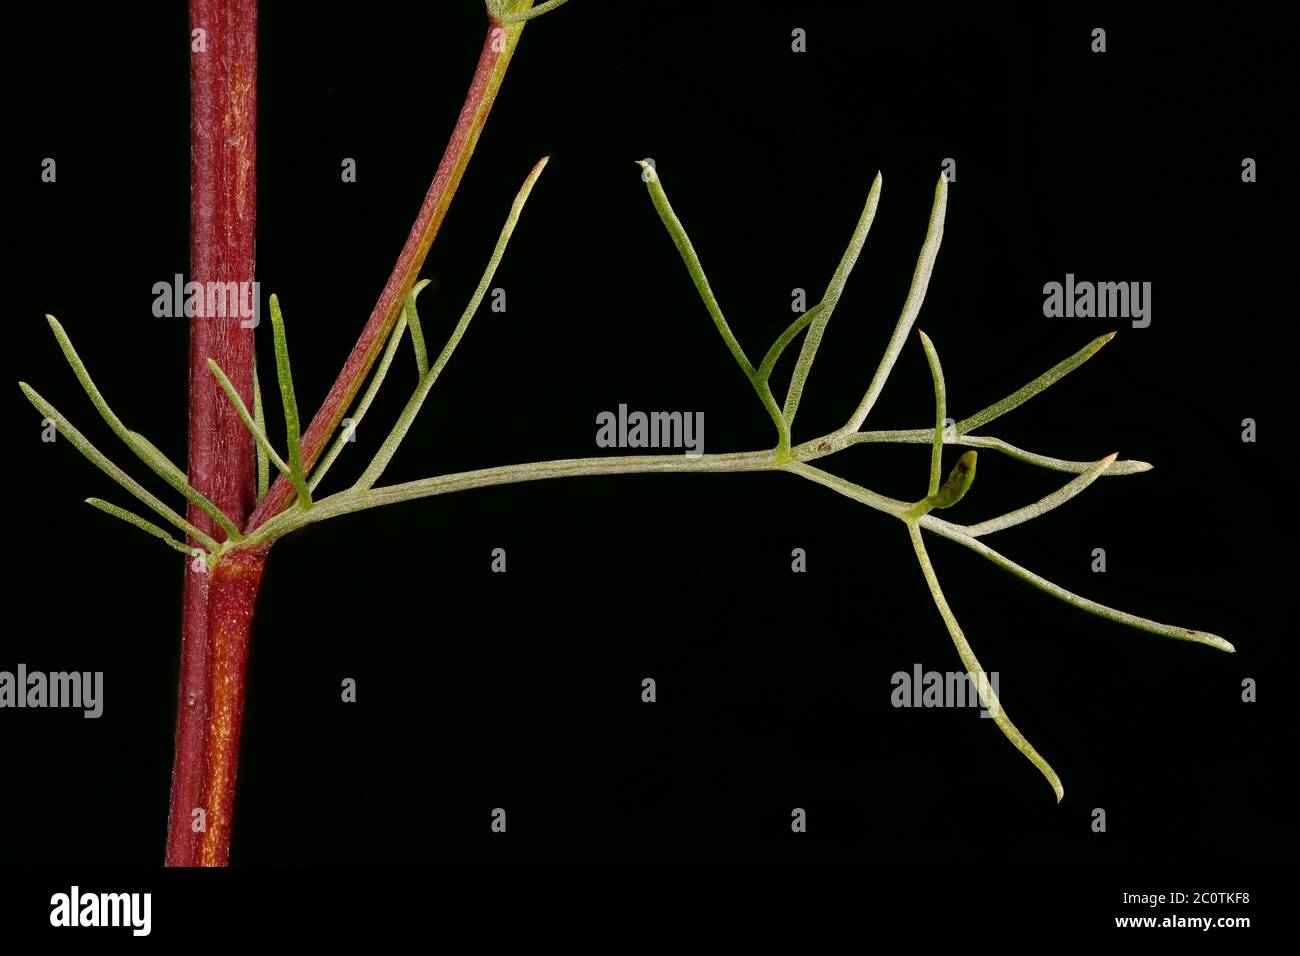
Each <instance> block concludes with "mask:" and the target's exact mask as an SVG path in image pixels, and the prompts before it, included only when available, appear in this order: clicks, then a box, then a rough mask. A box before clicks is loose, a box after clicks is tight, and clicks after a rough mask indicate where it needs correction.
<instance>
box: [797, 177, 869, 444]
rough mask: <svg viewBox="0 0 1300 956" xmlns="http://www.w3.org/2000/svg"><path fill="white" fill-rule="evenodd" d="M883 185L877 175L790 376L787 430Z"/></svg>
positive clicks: (809, 327) (859, 249)
mask: <svg viewBox="0 0 1300 956" xmlns="http://www.w3.org/2000/svg"><path fill="white" fill-rule="evenodd" d="M882 182H883V179H882V178H881V175H880V173H876V178H875V180H874V181H873V182H872V183H871V191H870V192H869V193H867V203H866V206H865V207H863V210H862V215H861V216H860V217H859V218H858V224H857V226H856V227H854V229H853V235H852V236H851V237H850V238H849V246H848V248H847V249H845V250H844V255H843V256H842V257H841V258H840V264H839V266H838V267H837V268H836V270H835V274H834V275H833V276H831V281H830V284H829V285H828V286H827V287H826V294H825V295H823V296H822V301H821V303H820V305H821V308H820V309H818V310H817V314H816V316H815V317H814V318H813V320H812V324H811V325H809V326H808V334H807V335H806V336H804V340H803V347H802V348H801V349H800V350H799V358H798V359H797V360H796V362H795V366H794V372H793V373H792V374H791V375H790V387H789V388H788V389H787V390H786V393H785V407H784V408H783V409H782V414H783V416H784V417H785V423H786V426H787V427H789V428H790V429H793V428H794V416H795V414H796V413H797V412H798V411H799V402H800V400H801V399H802V398H803V387H804V383H805V382H806V381H807V380H808V373H809V372H811V371H812V365H813V360H814V359H816V358H817V350H818V348H820V347H821V342H822V334H823V333H824V332H825V331H826V323H827V322H829V321H830V320H831V314H832V313H833V312H834V311H835V306H837V305H839V301H840V295H841V294H842V293H843V292H844V284H845V283H846V282H848V280H849V273H851V272H852V271H853V266H854V265H855V264H856V263H857V261H858V255H859V254H860V253H861V252H862V246H863V244H864V243H865V242H866V241H867V233H869V232H870V231H871V224H872V222H874V221H875V218H876V207H877V206H878V205H879V204H880V186H881V183H882Z"/></svg>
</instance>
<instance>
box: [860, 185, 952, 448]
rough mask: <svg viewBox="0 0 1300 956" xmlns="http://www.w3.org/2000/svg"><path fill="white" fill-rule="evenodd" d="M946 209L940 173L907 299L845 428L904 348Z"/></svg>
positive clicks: (872, 398) (871, 399) (872, 399)
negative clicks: (869, 381) (865, 389)
mask: <svg viewBox="0 0 1300 956" xmlns="http://www.w3.org/2000/svg"><path fill="white" fill-rule="evenodd" d="M947 211H948V180H947V178H946V177H945V176H943V175H942V174H941V175H940V176H939V183H938V185H936V186H935V187H934V207H933V208H932V209H931V210H930V225H929V227H928V228H927V229H926V232H925V242H924V243H922V245H921V252H920V255H918V256H917V259H916V271H915V272H913V274H912V286H911V288H910V289H908V291H907V299H906V300H905V301H904V302H903V312H902V314H901V315H900V316H899V317H898V324H897V325H896V326H894V334H893V335H892V336H891V337H890V339H889V344H888V345H887V346H886V347H885V354H884V355H883V356H882V357H881V359H880V365H878V366H877V367H876V374H875V375H873V376H872V377H871V384H870V385H868V386H867V393H866V394H865V395H863V396H862V401H861V402H859V403H858V407H857V409H856V410H855V411H854V412H853V414H852V416H850V418H849V421H848V423H847V424H846V425H845V426H844V429H843V430H844V431H848V432H855V431H857V430H858V429H859V428H861V427H862V423H863V422H864V421H866V418H867V415H868V413H870V411H871V409H872V406H874V405H875V404H876V399H877V398H879V397H880V392H881V390H882V389H883V388H884V387H885V380H886V379H888V378H889V373H890V372H891V371H892V370H893V368H894V363H895V362H897V361H898V353H899V352H901V351H902V350H903V343H904V342H906V341H907V334H908V333H909V332H910V331H911V330H912V323H913V322H915V321H916V317H917V315H919V314H920V312H921V303H922V302H924V301H925V292H926V289H928V288H929V287H930V275H931V273H933V272H934V260H935V259H936V258H937V257H938V255H939V246H940V245H941V244H942V243H943V220H944V217H945V216H946V215H947Z"/></svg>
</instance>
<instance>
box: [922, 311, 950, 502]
mask: <svg viewBox="0 0 1300 956" xmlns="http://www.w3.org/2000/svg"><path fill="white" fill-rule="evenodd" d="M917 334H919V335H920V336H921V347H922V348H924V349H925V360H926V361H927V362H929V363H930V379H931V381H933V382H934V441H933V442H932V445H931V449H930V486H929V487H930V490H929V491H928V492H927V494H929V495H933V494H935V493H936V492H937V491H938V490H939V471H940V469H941V468H942V467H943V422H944V418H945V417H946V416H947V414H948V395H947V391H946V389H945V387H944V383H943V366H941V365H940V364H939V353H938V352H936V351H935V349H934V343H933V342H931V341H930V336H928V335H926V334H925V333H924V332H922V331H921V330H920V329H917Z"/></svg>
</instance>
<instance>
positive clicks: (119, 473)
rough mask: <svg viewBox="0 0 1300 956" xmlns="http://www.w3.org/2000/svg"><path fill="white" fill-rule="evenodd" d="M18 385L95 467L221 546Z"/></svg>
mask: <svg viewBox="0 0 1300 956" xmlns="http://www.w3.org/2000/svg"><path fill="white" fill-rule="evenodd" d="M18 387H19V388H20V389H22V392H23V394H24V395H26V396H27V400H28V401H29V402H31V403H32V405H34V406H35V407H36V410H37V411H39V412H40V413H41V414H42V415H43V416H45V417H46V418H47V419H49V420H50V421H52V422H53V423H54V425H55V427H56V428H57V429H58V432H59V434H61V435H62V436H63V437H64V438H66V439H67V440H68V441H69V443H71V445H72V447H73V448H75V449H77V451H79V452H81V453H82V454H83V455H85V456H86V458H88V459H89V460H90V462H91V463H92V464H93V465H94V466H95V467H96V468H98V469H99V470H100V471H102V472H103V473H104V474H106V475H108V477H110V478H112V479H113V480H114V481H116V482H117V483H118V484H119V485H121V486H122V487H123V488H125V489H126V490H127V491H128V492H130V493H131V494H132V495H134V496H135V497H136V499H137V500H138V501H141V502H143V503H144V504H145V505H147V506H148V507H149V508H151V509H152V510H153V511H154V512H155V513H156V514H158V515H160V516H161V517H162V518H165V519H166V520H167V521H168V522H170V523H171V525H172V526H173V527H176V528H179V529H180V530H181V531H184V532H185V533H186V534H188V535H189V536H190V537H192V538H193V539H194V540H195V541H198V542H199V543H201V544H202V545H203V546H204V547H205V548H207V549H208V550H209V551H212V552H214V553H215V552H217V551H220V550H221V546H220V545H219V544H217V542H216V541H214V540H213V539H212V538H210V537H209V536H208V535H206V534H204V533H203V532H202V531H200V530H199V529H198V528H196V527H195V526H194V525H192V524H190V523H189V522H188V521H186V520H185V519H184V518H182V517H181V516H180V515H179V514H177V513H176V512H175V511H173V510H172V509H171V508H169V507H168V506H167V505H165V504H164V503H163V502H162V501H160V500H159V499H158V497H157V496H156V495H154V494H153V493H151V492H150V491H148V490H147V489H146V488H145V487H144V486H143V485H141V484H140V483H139V482H138V481H136V480H135V479H134V478H132V477H131V476H130V475H128V474H127V473H126V472H124V471H123V470H122V469H121V468H119V467H118V466H117V465H115V464H113V462H111V461H110V460H109V459H108V456H106V455H105V454H104V453H103V452H101V451H100V450H99V449H98V448H96V447H95V446H94V445H93V444H91V443H90V441H88V440H87V438H86V436H85V435H83V434H81V432H79V431H77V429H76V428H75V427H73V425H72V423H71V422H70V421H68V420H67V418H65V417H64V416H63V414H62V413H61V412H60V411H59V410H58V409H57V408H55V407H54V406H53V405H51V404H50V403H49V402H47V401H46V400H45V399H44V398H42V397H41V396H40V394H38V393H37V391H36V389H34V388H32V387H31V386H30V385H28V384H27V383H26V382H19V383H18Z"/></svg>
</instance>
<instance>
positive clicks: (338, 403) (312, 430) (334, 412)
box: [247, 4, 531, 531]
mask: <svg viewBox="0 0 1300 956" xmlns="http://www.w3.org/2000/svg"><path fill="white" fill-rule="evenodd" d="M529 5H530V6H531V4H529ZM522 30H523V25H522V24H519V25H517V26H514V27H512V28H510V29H506V28H504V27H502V26H501V25H500V24H498V23H496V22H495V21H490V22H489V24H488V35H487V39H486V40H484V42H483V51H482V52H481V53H480V54H479V60H478V67H477V69H475V71H474V79H473V81H472V82H471V83H470V87H469V93H467V94H466V96H465V105H464V106H462V107H461V110H460V116H459V117H458V118H457V120H456V128H455V129H454V130H453V131H452V134H451V141H450V142H449V143H447V148H446V149H445V150H444V151H443V154H442V160H441V161H440V162H439V163H438V171H437V172H436V173H435V174H434V177H433V182H432V183H431V184H430V185H429V191H428V192H427V193H426V194H425V197H424V203H423V204H422V205H421V206H420V212H419V215H418V216H416V219H415V224H414V225H413V226H412V227H411V231H410V233H409V234H408V235H407V237H406V245H404V246H403V247H402V252H401V255H399V256H398V257H397V264H396V265H395V266H394V267H393V271H392V274H391V275H390V276H389V277H388V282H387V284H385V286H384V291H383V292H382V293H381V294H380V296H379V301H378V302H377V303H375V308H374V310H373V311H372V312H371V313H370V319H369V320H368V321H367V322H366V326H365V328H364V329H363V330H362V332H361V337H360V338H359V339H358V340H357V344H356V345H355V346H353V348H352V354H350V355H349V356H348V359H347V362H346V363H344V366H343V371H341V372H340V373H339V376H338V378H337V379H336V380H335V382H334V385H333V386H332V387H331V388H330V391H329V394H328V395H327V396H326V397H325V401H324V403H323V404H322V405H321V407H320V409H319V410H318V411H317V412H316V415H315V416H314V417H313V418H312V420H311V425H309V426H308V427H307V431H306V432H305V433H304V434H303V436H302V460H303V468H304V469H306V470H310V469H311V468H312V467H313V466H314V465H315V464H316V462H317V460H318V459H319V458H320V456H321V453H322V452H323V451H324V450H325V445H326V443H327V442H328V441H329V439H330V436H331V435H333V434H334V431H335V429H336V428H338V425H339V422H340V421H341V420H342V419H343V415H344V414H345V413H346V412H347V410H348V408H349V406H351V404H352V401H353V399H354V398H356V394H357V392H358V390H360V388H361V385H362V383H363V382H364V381H365V380H366V376H367V375H368V374H369V373H370V369H371V367H372V366H373V365H374V363H375V359H376V358H377V357H378V356H379V353H380V351H381V350H382V349H383V347H384V344H385V342H387V341H388V333H389V332H391V331H392V329H393V326H394V325H395V324H396V323H397V319H398V316H400V315H401V313H402V306H403V305H405V304H406V297H407V295H408V294H409V293H410V291H411V286H412V285H414V284H415V279H416V276H418V275H419V273H420V269H421V267H422V266H423V265H424V259H425V257H426V256H427V255H428V254H429V247H430V246H432V245H433V240H434V237H435V236H436V235H437V234H438V228H439V227H440V226H441V225H442V220H443V217H444V216H445V215H446V213H447V207H448V206H450V205H451V200H452V197H453V196H454V195H455V193H456V187H457V186H459V185H460V180H461V177H462V176H463V175H464V173H465V168H466V167H467V166H468V165H469V160H470V156H472V155H473V153H474V147H475V146H476V145H477V144H478V138H479V134H480V133H481V132H482V131H483V126H484V124H485V123H486V122H487V118H488V113H489V112H490V111H491V109H492V104H493V102H494V101H495V100H496V95H497V90H498V89H500V87H501V81H502V79H503V78H504V77H505V73H506V68H507V67H508V66H509V64H510V58H511V57H512V56H513V55H514V50H515V46H516V45H517V44H518V40H519V34H520V33H521V32H522ZM292 499H293V487H292V486H291V485H290V484H289V481H288V479H286V478H285V477H284V475H280V476H279V477H277V478H276V479H275V483H274V484H273V485H272V486H271V488H270V490H269V491H268V492H267V494H266V497H265V498H263V499H262V502H261V504H260V505H258V506H257V508H256V510H255V511H254V512H253V515H252V517H251V518H249V520H248V524H247V530H249V531H252V530H253V529H255V528H257V527H258V526H259V525H261V524H264V523H265V522H267V521H269V520H270V519H271V518H274V517H275V516H276V515H277V514H279V513H280V512H281V511H283V510H284V509H285V506H286V505H288V504H289V502H290V501H291V500H292Z"/></svg>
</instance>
